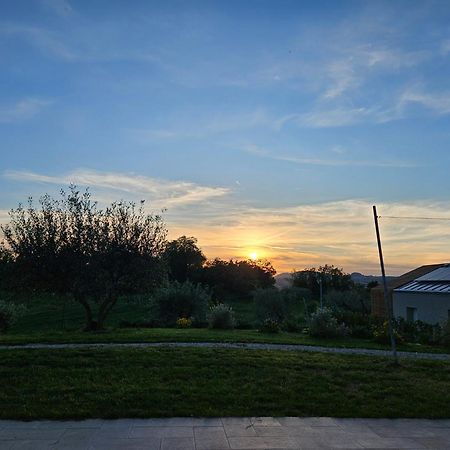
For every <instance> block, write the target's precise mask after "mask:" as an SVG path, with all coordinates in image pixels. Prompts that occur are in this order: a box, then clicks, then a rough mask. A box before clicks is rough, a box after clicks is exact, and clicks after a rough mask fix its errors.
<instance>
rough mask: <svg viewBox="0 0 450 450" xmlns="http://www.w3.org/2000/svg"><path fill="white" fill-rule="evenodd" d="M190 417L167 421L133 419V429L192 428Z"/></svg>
mask: <svg viewBox="0 0 450 450" xmlns="http://www.w3.org/2000/svg"><path fill="white" fill-rule="evenodd" d="M195 420H196V419H194V418H192V417H170V418H167V419H134V420H133V427H193V426H194V421H195Z"/></svg>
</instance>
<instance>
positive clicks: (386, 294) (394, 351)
mask: <svg viewBox="0 0 450 450" xmlns="http://www.w3.org/2000/svg"><path fill="white" fill-rule="evenodd" d="M373 219H374V221H375V231H376V234H377V244H378V255H379V257H380V266H381V276H382V278H383V290H384V305H385V308H386V313H387V317H388V325H389V337H390V339H391V349H392V356H393V358H394V362H395V363H396V364H397V363H398V359H397V348H396V345H395V336H394V330H393V325H392V316H393V311H392V302H391V301H390V298H389V292H388V287H387V282H386V272H385V270H384V260H383V250H382V248H381V238H380V227H379V225H378V214H377V207H376V206H375V205H374V206H373Z"/></svg>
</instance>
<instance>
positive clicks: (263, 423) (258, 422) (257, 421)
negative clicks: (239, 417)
mask: <svg viewBox="0 0 450 450" xmlns="http://www.w3.org/2000/svg"><path fill="white" fill-rule="evenodd" d="M251 422H252V424H253V425H255V426H259V427H280V426H281V423H280V422H278V420H277V419H275V418H274V417H252V418H251Z"/></svg>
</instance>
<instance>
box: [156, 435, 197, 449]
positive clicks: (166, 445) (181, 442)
mask: <svg viewBox="0 0 450 450" xmlns="http://www.w3.org/2000/svg"><path fill="white" fill-rule="evenodd" d="M161 450H195V442H194V439H193V438H184V437H181V438H163V440H162V444H161Z"/></svg>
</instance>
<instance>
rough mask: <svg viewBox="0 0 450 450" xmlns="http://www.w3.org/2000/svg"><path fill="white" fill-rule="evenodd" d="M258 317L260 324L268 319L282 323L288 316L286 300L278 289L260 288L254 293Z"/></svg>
mask: <svg viewBox="0 0 450 450" xmlns="http://www.w3.org/2000/svg"><path fill="white" fill-rule="evenodd" d="M253 301H254V302H255V308H256V317H257V319H258V322H259V323H260V324H262V323H264V321H266V320H267V319H270V320H272V321H275V322H277V323H278V324H280V323H282V322H283V320H284V318H285V316H286V301H285V298H284V296H283V294H282V293H281V292H280V291H278V290H277V289H258V290H257V291H255V292H254V294H253Z"/></svg>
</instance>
